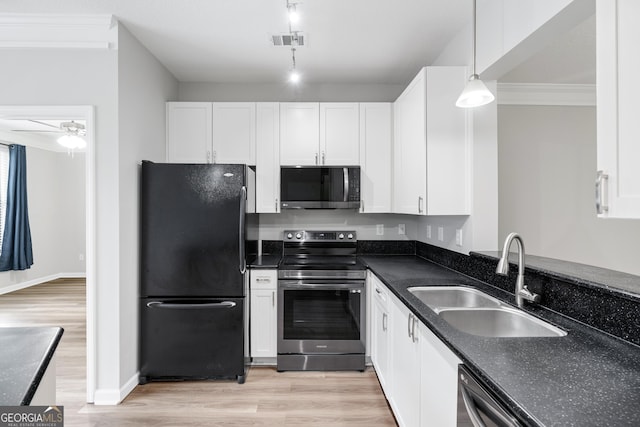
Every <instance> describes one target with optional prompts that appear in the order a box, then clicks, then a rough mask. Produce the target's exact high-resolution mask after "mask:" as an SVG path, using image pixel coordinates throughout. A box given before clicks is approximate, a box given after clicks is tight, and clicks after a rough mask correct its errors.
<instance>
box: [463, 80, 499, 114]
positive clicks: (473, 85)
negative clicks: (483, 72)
mask: <svg viewBox="0 0 640 427" xmlns="http://www.w3.org/2000/svg"><path fill="white" fill-rule="evenodd" d="M494 99H496V97H495V96H493V94H492V93H491V91H490V90H489V89H488V88H487V86H486V85H485V84H484V83H483V82H482V80H480V78H479V77H478V75H477V74H473V75H472V76H471V77H470V78H469V81H468V82H467V84H466V86H465V87H464V90H463V91H462V93H461V94H460V96H459V97H458V100H457V101H456V106H457V107H460V108H473V107H480V106H482V105H487V104H489V103H491V102H493V100H494Z"/></svg>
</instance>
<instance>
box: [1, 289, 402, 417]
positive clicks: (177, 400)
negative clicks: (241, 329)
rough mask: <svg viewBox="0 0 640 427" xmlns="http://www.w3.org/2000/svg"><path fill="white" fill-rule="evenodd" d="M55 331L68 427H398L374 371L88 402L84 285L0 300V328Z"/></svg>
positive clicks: (138, 392)
mask: <svg viewBox="0 0 640 427" xmlns="http://www.w3.org/2000/svg"><path fill="white" fill-rule="evenodd" d="M27 325H29V326H32V325H47V326H50V325H55V326H62V327H63V328H64V329H65V332H64V335H63V337H62V341H61V343H60V345H59V347H58V350H57V355H58V370H57V380H58V387H57V399H58V404H60V405H63V406H64V411H65V426H67V427H73V426H100V427H102V426H118V427H120V426H122V427H127V426H146V425H149V426H306V425H318V426H332V427H333V426H396V422H395V420H394V418H393V415H392V413H391V410H390V409H389V407H388V404H387V401H386V400H385V398H384V395H383V394H382V390H381V389H380V385H379V384H378V380H377V378H376V374H375V372H374V371H373V370H371V369H368V370H367V371H366V372H364V373H360V372H281V373H278V372H276V371H275V369H272V368H264V367H261V368H257V367H256V368H251V369H250V371H249V374H248V376H247V381H246V383H245V384H242V385H239V384H237V383H236V382H234V381H189V382H164V383H150V384H147V385H144V386H138V387H136V389H135V390H134V391H133V392H132V393H131V394H130V395H129V396H128V397H127V398H126V399H125V401H124V402H123V403H122V404H120V405H118V406H94V405H91V404H87V403H85V400H86V389H85V387H86V384H85V376H86V362H85V360H86V348H85V345H86V344H85V340H86V335H85V286H84V282H83V281H79V280H76V279H74V280H58V281H54V282H49V283H45V284H42V285H38V286H34V287H31V288H28V289H24V290H21V291H17V292H13V293H10V294H6V295H0V326H27Z"/></svg>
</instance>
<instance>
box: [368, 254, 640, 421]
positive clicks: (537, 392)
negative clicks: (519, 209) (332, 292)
mask: <svg viewBox="0 0 640 427" xmlns="http://www.w3.org/2000/svg"><path fill="white" fill-rule="evenodd" d="M361 259H362V260H363V261H364V262H365V263H366V264H367V266H368V267H369V268H370V269H371V270H372V272H373V273H375V274H376V276H378V277H379V278H380V279H381V280H382V281H383V282H384V283H385V284H386V285H387V286H388V287H389V288H390V289H391V290H392V292H393V293H394V294H395V295H396V296H397V297H398V298H399V299H400V300H401V301H403V302H404V303H405V304H406V305H407V306H408V307H409V309H410V310H411V311H412V312H413V313H414V314H415V315H416V316H417V317H418V318H420V319H421V320H422V322H423V323H424V324H425V325H426V326H427V327H428V328H429V329H430V330H431V331H433V332H434V333H435V334H436V335H437V336H438V337H439V338H440V339H441V340H442V341H443V342H444V343H446V344H447V345H448V346H449V348H450V349H451V350H452V351H453V352H454V353H455V354H456V355H457V356H458V357H459V358H460V359H461V360H462V361H463V363H464V364H465V365H466V366H468V367H469V368H470V370H471V371H472V372H473V373H474V374H475V375H476V376H478V377H479V378H480V379H481V380H482V381H483V382H484V383H485V384H486V385H487V386H488V387H489V388H490V389H491V390H492V391H493V392H494V393H495V394H496V395H497V396H498V397H499V398H500V399H501V400H502V401H503V402H504V403H505V404H506V405H507V406H508V407H509V408H510V409H511V410H512V411H513V413H514V414H516V416H517V417H518V418H519V419H520V420H521V421H522V422H523V423H524V424H525V425H529V426H581V427H582V426H614V425H615V426H627V425H629V426H632V425H633V426H637V425H640V409H639V408H640V348H639V347H637V346H635V345H633V344H630V343H627V342H625V341H623V340H621V339H618V338H615V337H613V336H611V335H608V334H605V333H602V332H600V331H598V330H597V329H595V328H591V327H588V326H586V325H584V324H582V323H579V322H576V321H574V320H572V319H570V318H568V317H565V316H562V315H559V314H557V313H555V312H553V311H550V310H547V309H545V308H543V307H540V306H537V305H526V306H525V311H527V312H529V313H531V314H533V315H535V316H538V317H541V318H544V319H545V320H547V321H548V322H550V323H552V324H555V325H556V326H559V327H560V328H562V329H564V330H565V331H567V333H568V334H567V336H565V337H551V338H485V337H479V336H474V335H469V334H466V333H463V332H460V331H458V330H457V329H455V328H453V327H452V326H450V325H449V324H448V323H447V322H445V321H444V320H442V319H441V318H440V317H439V316H438V315H437V314H435V312H434V311H432V310H431V309H429V308H428V307H427V306H426V305H425V304H424V303H423V302H422V301H420V300H419V299H418V298H416V297H415V296H414V295H412V294H411V293H409V292H408V291H407V288H408V287H410V286H416V285H447V284H454V283H455V284H466V285H469V286H473V287H475V288H478V289H480V290H482V291H484V292H486V293H488V294H490V295H492V296H495V297H497V298H499V299H502V300H503V301H506V302H507V303H509V304H513V294H510V293H508V292H505V291H503V290H501V289H499V288H496V287H494V286H491V285H489V284H486V283H483V282H480V281H477V280H475V279H473V278H470V277H468V276H465V275H462V274H460V273H457V272H455V271H453V270H449V269H447V268H445V267H442V266H440V265H438V264H435V263H432V262H430V261H426V260H424V259H422V258H420V257H416V256H362V257H361Z"/></svg>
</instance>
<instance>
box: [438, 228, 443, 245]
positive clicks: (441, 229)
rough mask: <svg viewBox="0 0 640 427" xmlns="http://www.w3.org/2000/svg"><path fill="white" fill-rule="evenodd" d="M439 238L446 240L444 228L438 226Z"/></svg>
mask: <svg viewBox="0 0 640 427" xmlns="http://www.w3.org/2000/svg"><path fill="white" fill-rule="evenodd" d="M438 240H440V241H441V242H444V228H443V227H438Z"/></svg>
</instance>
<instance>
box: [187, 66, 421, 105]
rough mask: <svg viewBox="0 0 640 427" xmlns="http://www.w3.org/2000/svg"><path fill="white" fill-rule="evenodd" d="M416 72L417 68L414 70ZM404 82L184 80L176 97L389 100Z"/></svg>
mask: <svg viewBox="0 0 640 427" xmlns="http://www.w3.org/2000/svg"><path fill="white" fill-rule="evenodd" d="M416 72H417V71H416ZM405 86H406V85H402V84H304V83H303V84H301V85H300V86H298V87H295V86H292V85H290V84H288V83H282V84H266V83H265V84H259V83H247V84H245V83H242V84H240V83H185V82H181V83H180V85H179V94H178V98H177V99H176V101H219V102H224V101H229V102H230V101H238V102H240V101H247V102H250V101H256V102H269V101H271V102H276V101H282V102H286V101H301V102H302V101H317V102H349V101H352V102H390V101H395V100H396V98H397V97H398V95H400V93H401V92H402V91H403V90H404V88H405Z"/></svg>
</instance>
